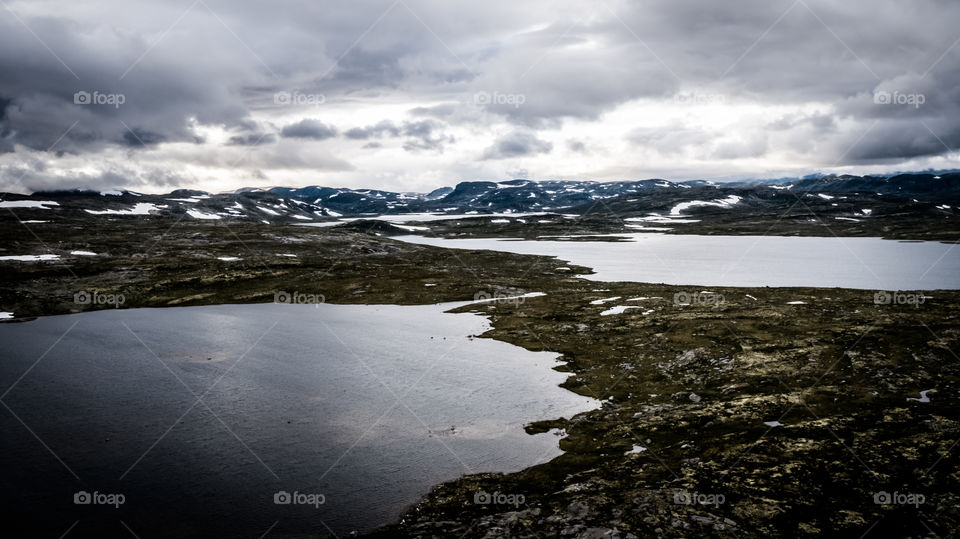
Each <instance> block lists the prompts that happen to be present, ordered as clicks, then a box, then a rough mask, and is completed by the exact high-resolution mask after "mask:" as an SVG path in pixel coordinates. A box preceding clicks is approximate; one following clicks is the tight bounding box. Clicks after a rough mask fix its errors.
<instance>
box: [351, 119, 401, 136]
mask: <svg viewBox="0 0 960 539" xmlns="http://www.w3.org/2000/svg"><path fill="white" fill-rule="evenodd" d="M343 135H344V136H345V137H347V138H349V139H353V140H367V139H370V138H374V137H377V138H379V137H383V136H385V135H386V136H391V137H399V136H400V128H399V127H397V126H396V125H394V124H393V122H390V121H388V120H383V121H382V122H379V123H377V124H376V125H368V126H366V127H354V128H352V129H348V130H347V131H346V132H345V133H344V134H343Z"/></svg>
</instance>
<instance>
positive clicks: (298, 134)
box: [280, 118, 337, 140]
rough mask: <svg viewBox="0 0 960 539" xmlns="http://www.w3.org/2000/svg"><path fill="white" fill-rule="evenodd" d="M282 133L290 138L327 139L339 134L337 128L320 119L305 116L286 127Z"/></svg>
mask: <svg viewBox="0 0 960 539" xmlns="http://www.w3.org/2000/svg"><path fill="white" fill-rule="evenodd" d="M280 134H281V135H283V136H284V137H288V138H307V139H313V140H326V139H328V138H333V137H335V136H337V129H336V128H335V127H333V126H332V125H327V124H325V123H323V122H321V121H320V120H314V119H311V118H305V119H303V120H300V121H299V122H297V123H295V124H290V125H288V126H286V127H284V128H283V130H282V131H281V132H280Z"/></svg>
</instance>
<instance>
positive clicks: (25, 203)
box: [0, 200, 60, 210]
mask: <svg viewBox="0 0 960 539" xmlns="http://www.w3.org/2000/svg"><path fill="white" fill-rule="evenodd" d="M59 205H60V204H59V203H57V202H53V201H52V200H4V201H3V202H0V208H39V209H41V210H49V209H50V208H48V207H47V206H59Z"/></svg>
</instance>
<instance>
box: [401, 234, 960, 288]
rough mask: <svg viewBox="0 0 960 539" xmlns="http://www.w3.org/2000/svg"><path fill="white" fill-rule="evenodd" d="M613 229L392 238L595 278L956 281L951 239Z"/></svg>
mask: <svg viewBox="0 0 960 539" xmlns="http://www.w3.org/2000/svg"><path fill="white" fill-rule="evenodd" d="M616 237H620V238H624V239H625V240H626V241H622V242H610V241H583V239H582V238H579V239H578V238H572V237H571V238H565V239H552V240H545V241H536V240H517V239H514V238H468V239H444V238H428V237H423V236H397V237H395V239H398V240H402V241H407V242H412V243H420V244H424V245H435V246H439V247H447V248H455V249H488V250H493V251H504V252H510V253H520V254H533V255H547V256H555V257H557V258H559V259H560V260H563V261H566V262H569V263H572V264H576V265H580V266H586V267H588V268H592V269H593V270H594V271H595V272H596V273H595V274H592V275H586V276H584V277H585V278H587V279H592V280H596V281H635V282H644V283H663V284H673V285H699V286H809V287H824V288H834V287H836V288H859V289H867V290H936V289H958V288H960V249H956V248H955V247H956V245H954V244H945V243H938V242H902V241H893V240H884V239H880V238H836V237H829V238H822V237H795V236H701V235H688V234H676V235H668V234H653V233H631V234H617V235H616ZM559 265H562V264H558V266H559ZM534 271H535V270H534Z"/></svg>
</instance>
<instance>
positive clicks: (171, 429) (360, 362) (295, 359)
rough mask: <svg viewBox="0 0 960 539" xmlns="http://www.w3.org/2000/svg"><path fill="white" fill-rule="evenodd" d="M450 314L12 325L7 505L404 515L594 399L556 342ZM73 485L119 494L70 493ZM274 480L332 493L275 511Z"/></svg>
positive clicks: (23, 517)
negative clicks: (542, 344) (510, 336)
mask: <svg viewBox="0 0 960 539" xmlns="http://www.w3.org/2000/svg"><path fill="white" fill-rule="evenodd" d="M450 307H451V305H442V306H416V307H406V306H402V307H401V306H350V305H319V306H312V305H273V304H269V305H225V306H210V307H183V308H170V309H134V310H116V311H101V312H95V313H87V314H81V315H70V316H55V317H47V318H41V319H38V320H35V321H31V322H27V323H20V324H0V389H2V390H3V391H5V392H6V393H5V394H4V395H3V397H2V403H3V405H4V406H5V407H4V408H3V409H0V428H2V432H3V436H2V442H0V454H2V455H3V457H2V463H3V464H2V481H3V494H2V496H3V499H2V500H0V502H2V503H3V506H4V508H5V513H6V514H7V515H8V516H10V518H12V519H13V520H14V521H15V522H19V523H21V524H22V525H26V526H28V528H26V529H28V530H31V533H30V535H32V536H49V535H52V536H56V537H59V536H60V535H61V534H63V533H64V532H66V531H67V530H68V529H69V530H70V531H71V533H70V534H69V535H68V537H80V536H92V535H108V536H113V535H118V536H122V535H127V536H130V535H129V532H128V531H127V530H126V528H127V527H129V529H130V530H131V531H132V532H133V533H135V534H137V535H138V536H140V537H155V536H186V537H211V536H246V537H251V536H252V537H259V536H260V535H262V534H263V533H265V532H267V531H268V530H270V531H271V533H270V536H283V535H284V534H294V533H306V534H313V535H317V534H321V535H323V534H326V533H328V532H330V531H334V532H336V533H337V534H340V535H342V534H344V533H346V532H349V531H350V530H368V529H370V528H372V527H375V526H377V525H380V524H383V523H386V522H389V521H390V520H392V519H395V518H396V517H397V516H398V515H399V514H400V512H401V511H402V510H403V509H404V508H405V507H406V506H408V505H409V504H411V503H413V502H415V501H416V500H417V499H418V498H419V497H420V496H422V495H423V494H424V493H426V492H427V491H428V490H429V488H430V487H431V486H433V485H435V484H437V483H440V482H442V481H445V480H449V479H453V478H455V477H458V476H460V475H462V474H465V473H475V472H484V471H513V470H518V469H522V468H525V467H528V466H531V465H533V464H536V463H540V462H544V461H546V460H549V459H550V458H552V457H554V456H556V455H558V454H559V449H558V447H557V443H558V438H557V436H555V435H554V434H544V435H538V436H529V435H527V434H525V433H524V432H523V430H522V425H523V424H526V423H528V422H530V421H533V420H537V419H545V418H553V417H560V416H567V417H569V416H571V415H572V414H575V413H577V412H579V411H583V410H586V409H589V408H590V407H592V406H593V405H595V403H594V401H591V400H589V399H585V398H582V397H579V396H577V395H574V394H572V393H570V392H567V391H565V390H563V389H560V388H559V387H557V384H559V383H560V382H562V381H563V379H564V378H565V375H563V374H561V373H558V372H555V371H553V370H551V367H553V366H555V365H556V363H555V355H554V354H549V353H534V352H528V351H525V350H523V349H520V348H518V347H514V346H511V345H508V344H506V343H501V342H497V341H492V340H489V339H472V338H470V337H469V336H470V335H474V334H479V333H482V332H483V331H484V330H485V328H486V327H487V323H486V320H485V319H484V318H482V317H480V316H477V315H473V314H457V315H454V314H445V313H443V312H442V311H443V310H445V309H449V308H450ZM198 397H201V399H199V400H198ZM79 491H85V492H88V493H90V494H91V495H92V494H93V493H94V492H96V493H98V495H99V497H98V500H97V501H100V502H108V501H113V502H116V501H117V500H118V499H119V498H117V497H114V498H108V497H106V495H109V494H122V495H123V497H124V499H123V504H122V505H120V507H119V508H116V507H112V506H109V505H103V504H89V505H87V504H76V503H74V496H75V494H76V493H77V492H79ZM281 491H285V492H289V493H291V494H292V493H294V492H297V493H300V494H301V495H310V494H314V495H317V496H315V497H314V498H312V499H311V498H305V497H303V496H301V498H300V501H305V502H306V501H312V502H316V501H320V500H322V501H323V503H322V504H321V505H319V507H316V506H314V505H306V504H290V505H284V504H276V503H275V499H274V497H275V494H277V493H278V492H281ZM319 495H322V498H321V497H320V496H319ZM8 525H12V523H10V522H8ZM71 527H72V528H71Z"/></svg>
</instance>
